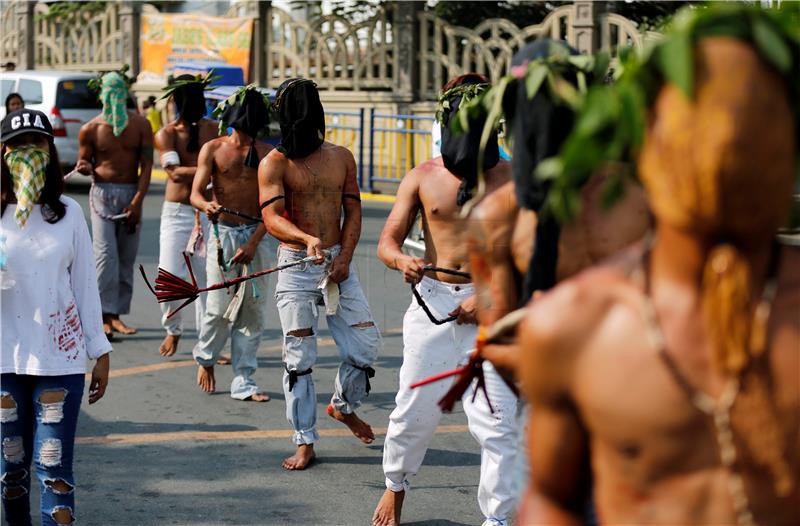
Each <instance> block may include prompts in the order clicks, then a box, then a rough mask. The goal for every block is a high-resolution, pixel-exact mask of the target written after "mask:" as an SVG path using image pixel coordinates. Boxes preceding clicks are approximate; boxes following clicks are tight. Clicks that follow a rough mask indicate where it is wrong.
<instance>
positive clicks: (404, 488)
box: [386, 478, 411, 493]
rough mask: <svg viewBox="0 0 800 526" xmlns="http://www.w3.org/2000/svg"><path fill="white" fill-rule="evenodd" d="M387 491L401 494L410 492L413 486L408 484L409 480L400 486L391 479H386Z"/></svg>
mask: <svg viewBox="0 0 800 526" xmlns="http://www.w3.org/2000/svg"><path fill="white" fill-rule="evenodd" d="M386 489H388V490H389V491H394V492H395V493H400V492H401V491H408V490H410V489H411V484H409V483H408V481H407V480H403V483H402V484H398V483H396V482H394V481H392V480H391V479H389V478H387V479H386Z"/></svg>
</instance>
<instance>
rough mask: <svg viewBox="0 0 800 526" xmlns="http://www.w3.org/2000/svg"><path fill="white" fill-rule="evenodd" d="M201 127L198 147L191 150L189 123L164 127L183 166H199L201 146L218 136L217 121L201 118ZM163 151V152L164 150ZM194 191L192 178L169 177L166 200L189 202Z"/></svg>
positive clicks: (165, 194) (199, 124)
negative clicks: (174, 179) (178, 178)
mask: <svg viewBox="0 0 800 526" xmlns="http://www.w3.org/2000/svg"><path fill="white" fill-rule="evenodd" d="M198 126H199V127H200V133H199V140H198V147H197V150H196V151H193V152H190V151H189V149H188V146H189V125H187V124H186V123H184V122H182V121H176V122H172V123H170V124H168V125H167V126H165V127H164V130H162V131H165V132H167V134H168V136H169V137H171V138H172V145H173V150H174V151H176V152H178V157H180V160H181V164H180V165H181V166H184V167H187V166H197V158H198V157H199V155H200V148H202V147H203V145H204V144H205V143H207V142H208V141H210V140H212V139H215V138H217V136H218V135H219V134H218V131H219V128H218V126H217V124H216V123H215V122H212V121H210V120H208V119H201V120H200V122H199V123H198ZM162 153H163V152H162ZM191 193H192V179H190V178H188V177H187V178H184V179H182V180H181V181H173V180H172V179H170V178H167V185H166V189H165V190H164V200H166V201H170V202H173V203H184V204H187V205H188V204H190V203H189V196H190V195H191Z"/></svg>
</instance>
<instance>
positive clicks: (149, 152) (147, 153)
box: [142, 144, 153, 160]
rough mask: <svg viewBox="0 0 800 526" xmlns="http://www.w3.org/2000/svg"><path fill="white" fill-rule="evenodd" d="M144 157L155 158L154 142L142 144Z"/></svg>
mask: <svg viewBox="0 0 800 526" xmlns="http://www.w3.org/2000/svg"><path fill="white" fill-rule="evenodd" d="M142 157H143V158H144V159H150V160H152V159H153V145H152V144H143V145H142Z"/></svg>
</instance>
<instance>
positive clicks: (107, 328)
mask: <svg viewBox="0 0 800 526" xmlns="http://www.w3.org/2000/svg"><path fill="white" fill-rule="evenodd" d="M103 332H104V333H106V338H108V341H110V342H113V341H114V339H115V338H114V332H113V331H112V330H111V324H110V323H103Z"/></svg>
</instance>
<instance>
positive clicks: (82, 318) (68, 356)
mask: <svg viewBox="0 0 800 526" xmlns="http://www.w3.org/2000/svg"><path fill="white" fill-rule="evenodd" d="M61 201H62V202H63V203H64V204H66V205H67V213H66V215H64V217H63V218H62V219H61V220H60V221H59V222H57V223H55V224H50V223H48V222H46V221H45V220H44V218H43V217H42V209H41V208H42V207H41V205H36V206H35V207H34V209H33V211H32V212H31V215H30V217H29V218H28V221H27V223H25V226H24V227H23V228H20V227H19V225H17V222H16V221H15V220H14V211H15V210H16V205H15V204H9V205H8V206H7V207H6V210H5V213H4V214H3V216H2V218H0V227H2V228H1V229H0V234H1V235H3V236H5V238H6V240H5V250H6V256H7V268H6V270H5V271H3V273H4V276H3V279H2V281H3V283H2V287H3V289H2V293H1V294H0V322H2V323H1V324H0V331H1V332H2V350H1V351H0V358H1V359H0V372H3V373H16V374H30V375H36V376H56V375H66V374H82V373H85V372H86V359H87V358H91V359H96V358H98V357H99V356H102V355H103V354H106V353H108V352H111V344H110V343H109V342H108V339H107V338H106V335H105V333H104V332H103V313H102V310H101V307H100V294H99V292H98V291H97V271H96V269H95V262H94V255H93V253H92V242H91V239H90V238H89V229H88V228H87V226H86V219H84V216H83V210H81V206H80V205H79V204H78V203H77V202H76V201H75V200H74V199H70V198H69V197H66V196H62V197H61Z"/></svg>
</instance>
